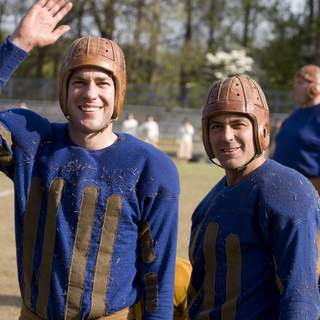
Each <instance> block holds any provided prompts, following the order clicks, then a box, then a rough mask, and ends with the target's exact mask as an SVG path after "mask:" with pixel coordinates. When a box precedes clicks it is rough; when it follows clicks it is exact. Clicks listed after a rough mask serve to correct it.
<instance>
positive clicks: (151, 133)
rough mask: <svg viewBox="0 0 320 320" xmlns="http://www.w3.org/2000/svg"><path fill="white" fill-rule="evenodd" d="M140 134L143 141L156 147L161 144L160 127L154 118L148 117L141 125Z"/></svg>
mask: <svg viewBox="0 0 320 320" xmlns="http://www.w3.org/2000/svg"><path fill="white" fill-rule="evenodd" d="M139 134H140V137H141V139H142V140H144V141H145V142H148V143H151V144H153V145H154V146H157V145H158V142H159V125H158V123H157V122H156V121H155V120H154V118H153V116H151V115H148V116H147V117H146V120H145V121H144V122H143V123H142V124H141V126H140V128H139Z"/></svg>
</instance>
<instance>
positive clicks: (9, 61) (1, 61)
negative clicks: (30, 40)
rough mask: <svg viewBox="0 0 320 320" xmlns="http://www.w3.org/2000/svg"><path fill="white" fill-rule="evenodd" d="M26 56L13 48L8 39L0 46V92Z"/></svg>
mask: <svg viewBox="0 0 320 320" xmlns="http://www.w3.org/2000/svg"><path fill="white" fill-rule="evenodd" d="M27 56H28V53H27V52H25V51H24V50H22V49H20V48H18V47H17V46H15V45H14V44H13V43H12V42H11V40H10V37H8V38H7V39H6V40H5V42H4V43H2V44H1V45H0V92H1V91H2V88H3V86H4V85H5V84H6V82H7V81H8V80H9V79H10V77H11V75H12V74H13V73H14V71H15V70H16V69H17V68H18V66H19V65H20V64H21V63H22V61H23V60H24V59H25V58H26V57H27Z"/></svg>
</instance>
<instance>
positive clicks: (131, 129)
mask: <svg viewBox="0 0 320 320" xmlns="http://www.w3.org/2000/svg"><path fill="white" fill-rule="evenodd" d="M121 131H122V132H124V133H129V134H131V135H133V136H135V137H136V136H137V135H138V121H137V119H136V118H135V117H134V114H133V112H129V113H128V114H127V118H126V119H125V120H124V121H123V122H122V126H121Z"/></svg>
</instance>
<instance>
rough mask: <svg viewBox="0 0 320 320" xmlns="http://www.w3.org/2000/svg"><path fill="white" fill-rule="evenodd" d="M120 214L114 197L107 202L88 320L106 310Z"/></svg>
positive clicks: (119, 204)
mask: <svg viewBox="0 0 320 320" xmlns="http://www.w3.org/2000/svg"><path fill="white" fill-rule="evenodd" d="M120 214H121V198H120V196H117V195H114V196H111V197H110V198H109V199H108V200H107V204H106V212H105V215H104V222H103V227H102V233H101V240H100V247H99V252H98V258H97V264H96V270H95V275H94V283H93V291H92V301H91V312H90V316H89V318H90V319H92V318H93V319H94V318H98V317H101V316H102V315H104V314H105V310H106V293H107V287H108V283H109V274H110V269H111V265H112V254H113V248H114V244H115V240H116V235H117V232H118V225H119V220H120Z"/></svg>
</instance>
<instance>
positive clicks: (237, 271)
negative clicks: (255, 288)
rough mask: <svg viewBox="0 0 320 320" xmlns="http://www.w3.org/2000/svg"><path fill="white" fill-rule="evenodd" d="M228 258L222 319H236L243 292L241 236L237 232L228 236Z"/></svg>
mask: <svg viewBox="0 0 320 320" xmlns="http://www.w3.org/2000/svg"><path fill="white" fill-rule="evenodd" d="M226 258H227V279H226V302H225V303H224V304H223V305H222V309H221V320H234V319H235V316H236V310H237V300H238V298H239V296H240V293H241V248H240V240H239V237H238V236H237V235H235V234H229V235H228V236H227V238H226Z"/></svg>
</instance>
